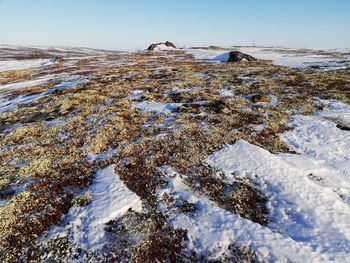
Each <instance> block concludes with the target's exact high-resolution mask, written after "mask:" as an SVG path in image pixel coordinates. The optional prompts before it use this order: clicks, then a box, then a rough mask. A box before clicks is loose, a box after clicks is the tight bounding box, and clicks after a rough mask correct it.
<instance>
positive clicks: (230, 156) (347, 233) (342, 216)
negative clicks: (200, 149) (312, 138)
mask: <svg viewBox="0 0 350 263" xmlns="http://www.w3.org/2000/svg"><path fill="white" fill-rule="evenodd" d="M285 158H286V156H283V157H282V156H277V155H274V154H271V153H269V152H268V151H266V150H264V149H262V148H260V147H257V146H254V145H251V144H249V143H248V142H246V141H243V140H240V141H238V142H237V143H236V144H234V145H228V146H227V147H225V148H224V149H222V150H221V151H219V152H216V153H214V154H213V155H212V156H211V157H210V158H209V159H208V163H210V164H211V165H213V166H215V167H217V168H219V169H220V170H221V171H223V172H224V173H225V175H226V176H227V177H228V178H232V179H234V176H233V174H235V175H236V176H241V177H248V178H249V177H250V178H254V177H256V178H257V179H256V181H257V182H259V185H260V187H261V188H262V190H263V191H264V193H265V194H267V196H268V199H269V209H270V213H271V217H272V222H271V223H270V225H269V228H270V229H272V230H274V231H276V233H277V232H279V233H281V235H283V236H284V237H285V238H286V241H287V242H286V246H287V247H288V251H284V252H283V253H282V254H281V252H282V251H279V249H280V248H278V247H279V245H280V244H281V243H280V244H272V243H271V242H270V241H269V240H268V239H267V240H266V239H265V242H263V243H265V244H268V243H271V246H270V248H269V250H270V251H271V253H272V254H275V255H278V254H279V255H280V256H282V258H283V256H286V257H287V258H288V259H290V260H292V261H293V262H294V261H296V262H303V261H305V260H306V259H307V257H309V259H307V260H306V261H308V262H310V261H311V262H320V261H328V260H330V259H333V260H335V261H337V262H344V260H345V259H346V258H349V256H350V221H349V220H348V219H349V217H350V208H349V205H347V204H346V203H345V202H344V201H343V200H342V199H341V198H340V197H339V195H338V194H337V193H335V192H334V191H333V190H332V189H330V188H326V187H322V186H320V185H319V184H316V183H315V182H313V181H312V180H310V179H309V178H308V177H307V172H306V171H305V170H303V169H299V168H298V167H297V166H295V165H293V164H291V163H290V162H287V161H286V160H285ZM254 236H255V237H254V241H253V242H259V241H260V242H261V241H262V240H263V239H262V240H261V238H262V236H259V235H257V234H256V235H254ZM298 247H303V250H304V251H302V250H299V248H298ZM293 250H294V251H293ZM306 251H309V252H307V254H305V252H306ZM311 251H313V253H310V252H311ZM308 253H310V254H308ZM288 254H289V255H288ZM293 254H294V255H293ZM280 256H278V257H277V258H278V259H281V258H280ZM327 258H328V259H327Z"/></svg>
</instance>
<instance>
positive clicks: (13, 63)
mask: <svg viewBox="0 0 350 263" xmlns="http://www.w3.org/2000/svg"><path fill="white" fill-rule="evenodd" d="M53 64H55V62H54V61H52V60H51V59H36V60H5V61H0V72H2V71H8V70H22V69H29V68H39V67H43V66H49V65H53Z"/></svg>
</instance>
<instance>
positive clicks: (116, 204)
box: [49, 165, 142, 250]
mask: <svg viewBox="0 0 350 263" xmlns="http://www.w3.org/2000/svg"><path fill="white" fill-rule="evenodd" d="M114 167H115V166H114V165H110V166H108V167H107V168H104V169H102V170H99V171H97V173H96V176H95V180H94V183H93V185H92V186H91V189H90V191H91V198H92V201H91V203H90V204H88V205H87V206H85V207H73V208H72V209H71V210H70V211H69V214H68V215H67V216H66V217H65V218H64V219H63V226H56V227H54V228H53V229H51V231H50V233H49V236H55V235H59V236H62V235H63V236H64V235H67V234H68V235H70V236H71V238H72V239H73V240H74V241H75V243H76V244H78V245H80V246H81V247H83V248H85V249H91V250H96V249H100V248H102V246H103V245H104V244H105V242H106V241H107V240H106V236H105V231H104V228H105V226H106V225H105V224H106V223H108V222H109V221H111V220H112V219H115V218H117V217H118V216H122V215H123V214H124V213H125V212H126V211H128V209H133V210H134V211H138V212H140V211H141V209H142V202H141V200H140V198H139V197H138V196H137V195H136V194H135V193H133V192H132V191H130V190H129V189H128V188H127V187H126V186H125V185H124V183H123V182H122V181H121V180H120V179H119V176H118V175H117V174H115V172H114Z"/></svg>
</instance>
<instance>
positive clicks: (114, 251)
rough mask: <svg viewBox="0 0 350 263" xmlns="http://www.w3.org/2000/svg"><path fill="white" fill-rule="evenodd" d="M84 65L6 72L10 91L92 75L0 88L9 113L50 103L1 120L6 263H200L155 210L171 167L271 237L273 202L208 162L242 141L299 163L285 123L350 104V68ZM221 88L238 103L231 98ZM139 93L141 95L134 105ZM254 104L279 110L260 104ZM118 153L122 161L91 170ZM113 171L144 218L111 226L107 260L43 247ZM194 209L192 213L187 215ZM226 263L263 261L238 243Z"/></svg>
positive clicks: (171, 61) (145, 62)
mask: <svg viewBox="0 0 350 263" xmlns="http://www.w3.org/2000/svg"><path fill="white" fill-rule="evenodd" d="M75 62H76V63H65V62H64V61H63V62H61V63H58V64H55V65H52V66H49V67H45V68H38V69H30V70H20V71H9V72H1V73H0V84H2V85H4V84H9V83H12V82H14V81H26V80H31V79H35V78H38V77H43V76H45V75H48V74H53V73H55V74H58V73H64V72H75V73H74V74H79V72H88V74H86V75H84V74H81V76H84V77H86V76H88V79H89V81H88V82H87V83H85V84H77V85H74V86H72V87H71V88H67V89H61V90H59V89H57V90H54V91H53V92H51V93H45V92H46V91H48V90H50V89H53V88H54V87H55V85H57V84H58V83H59V82H60V81H51V82H49V83H46V84H41V85H37V86H35V87H31V88H26V89H20V90H14V91H13V90H1V89H0V98H1V99H6V100H8V101H9V103H12V102H13V100H14V99H15V98H16V97H18V96H22V97H24V98H26V97H29V96H33V95H38V94H41V95H42V96H39V98H38V99H36V100H33V101H31V102H30V103H28V104H24V103H22V104H18V105H16V107H14V108H13V109H11V110H9V111H4V112H2V111H0V112H1V113H0V132H1V133H0V199H1V205H0V233H1V234H0V260H1V262H19V261H20V260H24V261H28V262H30V261H32V262H34V261H38V260H50V259H60V261H62V262H64V261H67V260H78V259H86V260H91V261H92V262H98V261H103V262H105V261H106V260H107V261H108V260H110V261H113V260H114V261H120V260H125V261H133V262H144V261H150V262H151V261H154V262H156V261H158V262H163V261H164V262H168V261H170V262H176V261H179V260H180V259H181V260H182V261H184V262H186V261H187V262H192V261H200V262H202V261H203V258H201V256H202V255H196V253H195V252H194V251H187V248H186V246H185V245H184V243H185V242H186V231H185V230H184V229H174V228H172V226H171V225H170V224H169V222H168V219H167V217H166V216H165V215H163V214H162V213H161V212H159V211H158V210H157V207H158V199H157V190H158V189H160V188H162V187H166V180H165V179H166V178H164V175H162V174H161V173H159V172H158V170H157V169H158V168H159V167H161V166H164V165H167V166H171V167H172V168H174V169H175V170H176V171H177V172H179V173H181V174H184V175H187V176H188V180H186V182H185V183H186V184H187V185H188V186H189V187H191V188H192V189H193V190H194V191H195V192H196V193H198V194H201V195H205V196H207V197H208V198H209V199H210V200H212V201H213V202H215V203H216V204H217V205H218V206H220V207H222V208H224V209H226V210H228V211H231V212H233V213H236V214H237V215H239V216H241V217H244V218H247V219H249V220H252V221H254V222H256V223H258V224H261V225H264V226H266V225H267V224H268V215H269V211H268V209H267V206H266V202H267V200H268V199H267V197H266V196H264V194H263V193H262V192H261V191H260V190H259V189H258V188H257V187H256V186H254V184H253V182H249V181H240V180H237V181H236V182H234V183H228V182H227V180H224V178H222V176H220V173H219V172H218V171H216V170H215V169H214V168H212V167H209V166H208V165H206V164H205V163H204V160H205V159H206V157H207V156H208V155H210V154H211V153H213V152H214V151H216V150H219V149H220V148H222V147H223V146H224V145H225V144H230V143H234V142H235V140H237V139H245V140H247V141H248V142H250V143H253V144H255V145H258V146H261V147H263V148H265V149H267V150H269V151H271V152H274V153H276V152H291V150H290V149H289V148H288V147H287V146H286V145H285V144H284V143H283V141H282V140H281V139H280V137H279V135H280V134H281V133H282V132H284V131H286V130H288V129H289V128H288V127H287V126H286V121H287V120H288V118H289V117H290V116H291V114H292V113H295V112H299V113H301V114H311V113H313V112H315V111H316V110H319V109H320V106H319V105H318V104H317V103H315V98H316V97H318V98H321V99H336V100H339V101H343V102H346V103H350V93H349V92H350V88H349V85H350V74H349V73H350V69H349V68H347V69H343V70H337V71H328V72H319V71H315V70H311V69H310V70H299V69H292V68H285V67H279V66H275V65H272V64H271V63H270V62H266V61H253V62H249V63H239V64H231V63H230V64H227V63H209V62H203V61H196V60H194V58H193V57H192V56H191V55H189V54H186V53H184V52H182V51H167V52H139V53H130V54H110V55H105V56H102V55H101V56H99V57H94V58H88V59H81V60H76V61H75ZM72 74H73V73H72ZM224 89H225V90H230V91H234V93H235V95H233V96H226V97H225V96H223V95H222V93H221V92H222V90H224ZM136 90H137V91H139V92H140V94H142V96H139V97H132V96H131V95H132V94H134V91H136ZM141 92H142V93H141ZM257 94H264V95H267V96H269V98H270V99H271V101H270V102H269V103H254V102H252V100H251V96H253V95H257ZM272 100H275V103H272ZM144 101H149V102H151V101H155V102H159V103H163V104H168V103H176V104H177V105H178V107H177V108H174V109H172V112H171V113H170V114H168V115H166V114H161V113H158V114H157V113H154V112H151V111H142V110H139V109H137V108H136V107H135V105H136V104H137V103H139V102H144ZM0 110H1V108H0ZM111 149H118V150H119V153H118V154H116V155H114V156H112V157H110V158H108V159H96V160H95V161H93V162H91V161H89V159H88V156H89V154H92V153H93V154H100V153H103V152H106V151H108V150H111ZM109 164H116V168H115V169H116V173H117V174H118V175H119V176H120V178H121V180H122V181H123V182H124V183H125V184H126V186H127V187H128V188H129V189H130V190H131V191H133V192H135V193H136V194H137V195H138V196H139V197H140V198H141V199H142V202H143V205H144V211H143V212H142V213H137V212H134V211H129V212H127V213H126V214H125V215H124V216H123V217H121V218H117V219H115V220H113V221H111V222H110V223H109V224H108V227H107V228H106V231H107V232H108V233H109V234H110V236H111V243H110V245H109V246H108V247H106V248H105V249H104V252H103V253H102V254H96V253H94V252H91V251H85V250H82V249H80V248H78V247H77V245H76V244H73V243H72V242H71V240H69V238H54V239H50V240H48V241H47V242H40V241H39V239H40V238H42V236H43V235H45V233H47V231H48V230H49V229H50V228H51V227H52V226H53V225H54V224H60V222H61V219H62V217H63V216H64V215H65V214H67V213H68V211H69V209H70V208H71V207H72V206H85V205H88V204H89V202H90V201H91V198H93V197H91V195H90V194H89V192H86V191H87V189H88V188H89V185H91V183H92V182H93V174H94V171H96V170H97V169H98V168H103V167H106V166H107V165H109ZM82 192H84V193H85V194H83V195H82ZM168 198H169V200H168V201H169V205H171V203H172V202H171V196H169V197H168ZM195 209H196V208H195V207H193V206H192V205H191V204H190V203H186V202H184V203H183V204H180V206H179V213H190V212H191V211H194V210H195ZM135 236H137V238H135ZM58 244H59V246H58ZM57 247H62V249H59V250H58V249H57ZM44 254H45V255H46V258H43V255H44ZM224 258H226V259H227V262H231V261H232V260H234V261H235V260H236V261H247V262H250V261H253V260H254V255H253V253H252V252H250V251H249V248H248V247H243V248H242V247H237V246H236V245H235V244H232V246H230V249H229V251H227V255H225V256H223V258H222V259H223V260H224ZM181 260H180V261H181ZM206 260H208V262H210V258H208V259H206Z"/></svg>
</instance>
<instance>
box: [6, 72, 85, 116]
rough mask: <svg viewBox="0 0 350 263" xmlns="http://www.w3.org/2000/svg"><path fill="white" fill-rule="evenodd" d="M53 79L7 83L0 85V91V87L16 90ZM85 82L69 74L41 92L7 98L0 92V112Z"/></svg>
mask: <svg viewBox="0 0 350 263" xmlns="http://www.w3.org/2000/svg"><path fill="white" fill-rule="evenodd" d="M53 79H54V78H53V77H50V78H46V79H38V80H32V81H24V82H17V83H13V84H7V85H3V86H0V91H1V89H5V88H6V90H9V91H12V90H16V89H24V88H28V87H33V86H37V85H42V84H45V83H46V82H48V81H49V80H53ZM67 80H69V81H67ZM87 82H88V80H87V79H79V77H77V76H71V77H69V78H67V79H66V80H65V81H63V82H62V83H60V84H57V85H55V86H54V87H53V88H51V89H48V90H46V91H44V92H41V93H36V94H33V95H28V96H22V95H19V96H17V97H14V98H11V97H10V98H7V96H6V95H7V94H6V93H4V94H0V113H4V112H7V111H10V110H13V109H15V108H17V107H18V106H20V105H24V104H29V103H31V102H33V101H36V100H38V99H40V98H43V97H45V96H47V95H50V94H52V93H53V92H54V91H57V90H65V89H69V88H71V87H73V86H77V85H83V84H85V83H87Z"/></svg>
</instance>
